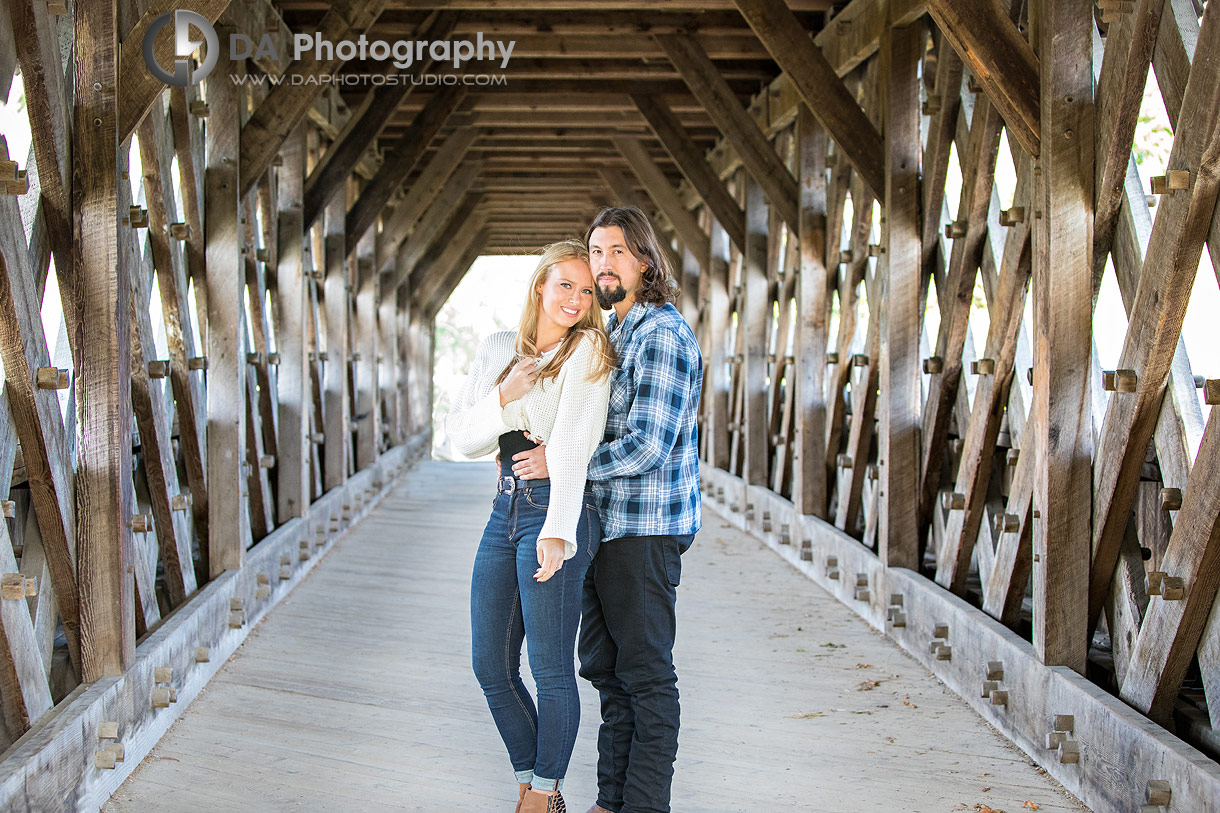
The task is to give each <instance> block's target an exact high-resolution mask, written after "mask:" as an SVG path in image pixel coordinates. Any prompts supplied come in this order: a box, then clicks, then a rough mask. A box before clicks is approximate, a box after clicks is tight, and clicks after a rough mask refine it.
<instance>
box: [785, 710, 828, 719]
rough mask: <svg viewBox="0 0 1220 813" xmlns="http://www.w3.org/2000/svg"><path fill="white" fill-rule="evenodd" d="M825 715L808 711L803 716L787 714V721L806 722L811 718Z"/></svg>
mask: <svg viewBox="0 0 1220 813" xmlns="http://www.w3.org/2000/svg"><path fill="white" fill-rule="evenodd" d="M825 716H826V715H825V714H823V713H822V712H820V711H810V712H806V713H805V714H789V715H788V719H789V720H808V719H810V718H811V717H825Z"/></svg>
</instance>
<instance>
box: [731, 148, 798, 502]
mask: <svg viewBox="0 0 1220 813" xmlns="http://www.w3.org/2000/svg"><path fill="white" fill-rule="evenodd" d="M786 171H787V170H785V172H786ZM743 177H744V178H745V200H746V250H745V252H743V257H742V271H741V273H742V289H743V290H744V291H745V307H744V308H742V309H741V310H740V312H739V314H738V318H739V319H742V320H744V328H745V329H744V331H743V332H742V335H743V336H744V337H745V343H744V346H738V348H737V352H738V354H739V355H742V356H743V357H744V358H743V360H742V371H743V374H744V377H745V390H744V398H745V431H744V433H743V435H744V437H745V460H746V465H745V480H746V482H747V483H749V484H750V485H760V486H765V485H767V460H768V459H769V457H770V447H771V444H770V438H769V437H767V429H768V424H767V387H766V382H765V380H766V375H767V335H768V330H767V327H768V324H769V321H770V317H771V297H770V295H769V294H768V292H767V287H768V286H767V240H768V234H767V228H768V225H769V223H770V217H769V216H768V215H769V213H768V210H767V200H766V197H765V196H764V195H763V190H762V187H761V186H759V185H758V184H757V183H756V182H755V181H754V179H753V177H751V176H750V175H749V174H748V173H743Z"/></svg>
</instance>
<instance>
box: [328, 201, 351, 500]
mask: <svg viewBox="0 0 1220 813" xmlns="http://www.w3.org/2000/svg"><path fill="white" fill-rule="evenodd" d="M346 198H347V196H346V195H343V194H340V195H336V196H335V197H333V198H331V201H330V203H329V204H328V205H327V207H326V240H325V247H326V249H325V250H326V257H325V263H326V282H325V294H324V296H325V298H326V350H325V353H326V363H325V367H324V370H323V384H322V387H323V408H322V414H323V416H324V420H325V421H326V426H325V429H324V430H323V432H324V434H325V436H326V448H325V450H324V457H323V465H322V484H323V486H322V488H323V490H324V491H330V490H331V489H332V488H335V487H336V486H341V485H343V484H344V483H345V482H347V457H348V454H347V450H348V446H349V445H350V443H351V434H350V432H349V431H348V430H349V415H350V412H351V410H350V407H349V400H348V399H349V397H350V396H349V394H348V387H347V381H348V379H347V345H348V341H347V318H348V307H347V298H348V297H347V245H346V243H345V242H344V232H343V216H344V213H345V210H346V209H347V200H346Z"/></svg>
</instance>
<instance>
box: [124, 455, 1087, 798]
mask: <svg viewBox="0 0 1220 813" xmlns="http://www.w3.org/2000/svg"><path fill="white" fill-rule="evenodd" d="M493 477H494V473H493V471H492V469H491V467H490V466H489V465H488V464H485V463H476V464H462V463H442V462H430V463H425V464H423V465H422V466H420V467H419V468H416V469H414V470H413V471H411V472H410V473H409V474H408V475H407V476H406V477H405V478H404V480H403V481H402V482H401V483H400V484H399V486H398V487H397V488H396V489H394V490H393V491H392V493H391V494H390V495H389V496H388V497H387V498H386V499H385V501H384V502H383V503H382V504H381V505H380V506H379V507H378V508H377V509H376V510H375V511H374V512H373V513H372V514H371V515H370V516H369V517H368V518H367V519H365V520H364V521H363V522H362V523H361V524H360V525H359V526H357V527H356V528H355V529H354V530H353V531H352V532H351V533H350V534H349V536H347V537H346V538H345V539H344V540H342V541H341V542H340V543H339V544H338V545H337V546H336V548H335V549H334V550H333V551H332V552H331V553H330V554H329V555H328V557H327V559H326V560H325V561H324V562H322V563H321V564H320V566H319V567H318V568H317V569H316V570H315V572H314V573H313V574H312V575H311V576H310V577H309V579H308V580H307V581H305V582H304V583H302V584H301V585H300V586H299V587H298V588H297V589H296V590H295V591H294V592H293V593H292V595H290V596H289V597H288V598H287V599H286V600H285V601H284V602H283V603H282V604H281V605H280V606H279V607H277V608H276V609H275V610H274V611H273V612H272V613H271V614H270V615H269V616H268V617H267V618H266V619H265V620H264V621H263V622H262V623H261V624H260V625H259V626H258V627H257V628H256V629H255V630H254V631H253V632H252V634H251V635H250V638H249V639H248V641H247V642H246V643H245V644H244V645H243V646H242V647H241V648H240V649H239V650H238V652H237V654H236V655H234V657H233V658H232V660H231V661H230V662H229V663H228V664H226V665H225V667H224V668H223V669H222V670H221V671H220V673H219V674H218V675H217V677H216V678H215V679H214V680H213V681H212V683H211V684H210V685H209V686H208V687H207V689H205V690H204V692H203V693H202V694H201V695H200V697H199V699H198V700H196V701H195V703H194V704H193V705H192V706H191V707H190V708H189V709H188V710H187V711H186V713H185V714H184V715H183V717H182V719H181V720H179V722H178V723H177V724H176V725H175V726H174V727H173V728H172V729H171V730H170V732H169V733H168V734H167V735H166V737H165V738H164V739H163V740H162V741H161V743H160V744H159V745H158V746H157V747H156V749H155V750H154V751H153V753H152V754H151V755H150V756H149V757H148V758H147V759H146V760H145V761H144V764H143V765H141V766H140V767H139V768H138V769H137V770H136V772H135V773H134V774H133V775H132V777H131V778H130V779H129V780H128V781H127V783H125V784H124V785H123V786H122V788H120V789H119V791H118V792H117V793H116V794H115V795H114V797H112V799H111V800H110V802H109V803H108V805H107V806H106V808H105V809H106V810H109V811H114V812H115V813H119V811H152V810H156V811H197V810H237V809H243V810H343V811H356V810H370V811H374V810H420V811H449V810H490V811H509V810H511V809H512V806H513V803H514V800H515V787H516V786H515V784H514V782H513V778H512V774H511V771H510V769H509V765H508V762H507V758H506V756H505V755H504V751H503V746H502V745H501V743H500V740H499V738H498V737H497V735H496V731H495V728H494V727H493V725H492V723H491V717H490V715H489V713H488V712H487V708H486V706H485V705H484V702H483V696H482V693H481V692H480V691H479V688H478V685H477V684H476V683H475V680H474V676H473V675H472V673H471V671H470V665H469V663H470V656H469V650H470V632H469V621H468V607H469V575H470V567H471V563H472V561H473V558H474V551H475V547H476V544H477V541H478V537H479V535H480V533H481V531H482V527H483V524H484V522H486V518H487V513H488V510H489V507H490V504H491V496H492V488H493V486H492V480H493ZM678 613H679V632H678V646H677V650H676V653H675V659H676V662H677V665H678V676H679V688H680V689H681V692H682V709H683V718H682V734H681V743H680V749H679V754H678V763H677V766H676V771H677V773H676V778H675V781H674V803H673V809H674V810H675V811H679V812H681V811H698V812H699V813H704V812H705V811H730V810H732V811H738V810H750V811H757V810H766V811H775V810H811V811H834V812H835V813H840V811H847V810H850V811H873V810H875V811H885V812H886V813H899V812H902V813H906V812H907V811H912V812H913V811H975V810H981V809H983V808H981V807H978V806H979V805H985V806H987V807H990V808H993V809H997V810H1004V811H1007V813H1017V811H1022V810H1028V809H1034V808H1033V807H1032V806H1027V805H1026V802H1027V801H1028V802H1029V803H1031V805H1037V809H1040V810H1043V811H1065V810H1071V811H1076V810H1084V809H1085V808H1084V807H1082V806H1081V805H1080V804H1079V803H1078V802H1076V801H1075V800H1074V799H1072V798H1071V797H1069V796H1068V795H1067V794H1066V793H1065V792H1064V791H1063V790H1062V789H1061V788H1060V787H1059V786H1058V785H1057V784H1056V783H1055V782H1054V781H1053V780H1051V779H1050V778H1049V777H1047V776H1045V775H1044V774H1043V773H1042V772H1041V771H1040V770H1039V769H1037V768H1036V767H1034V766H1032V765H1031V763H1030V761H1029V760H1028V758H1026V757H1025V756H1024V755H1023V754H1022V753H1021V752H1019V751H1018V750H1017V749H1016V748H1014V747H1013V746H1011V745H1010V744H1008V743H1007V741H1005V740H1004V739H1003V738H1001V737H1000V736H999V734H997V733H996V732H995V731H994V730H993V729H992V728H990V727H989V726H988V725H987V724H986V723H984V722H983V721H982V720H981V719H980V718H978V717H977V716H976V715H975V714H974V713H973V712H972V711H970V710H969V709H968V708H967V707H966V706H965V705H964V704H963V703H962V702H961V701H960V700H959V699H958V698H957V697H956V696H954V695H953V694H951V693H950V692H949V691H948V690H947V689H945V688H944V687H943V686H942V685H941V684H940V683H939V682H938V681H937V680H936V679H935V678H933V677H931V676H930V675H929V674H928V673H927V672H925V671H924V670H923V669H922V668H921V667H920V666H919V664H917V663H916V662H915V661H914V660H912V659H911V658H910V657H908V656H907V655H906V654H905V653H903V652H902V651H901V650H900V649H898V648H897V647H896V646H894V645H892V644H891V643H890V642H888V641H887V640H886V639H885V638H884V637H883V636H881V635H880V634H878V633H877V632H875V631H873V630H872V629H870V628H869V627H868V626H867V625H866V624H865V623H864V622H863V621H861V620H860V619H858V618H857V617H856V616H855V615H854V614H852V613H851V612H850V611H849V610H848V609H847V608H845V607H843V606H842V605H840V604H839V603H838V602H836V601H835V600H834V599H833V598H831V597H830V596H828V595H827V594H826V593H824V592H823V591H822V590H821V589H819V588H818V587H817V586H815V585H814V584H812V583H811V582H809V581H808V580H807V579H805V578H804V577H803V576H801V575H800V574H798V573H796V572H795V571H793V570H792V569H791V568H790V567H788V566H787V565H786V564H785V563H784V562H782V561H781V560H780V559H779V558H777V557H776V556H775V555H774V554H773V553H771V552H770V551H768V550H767V549H766V548H764V547H762V546H761V545H760V544H759V543H757V542H756V541H754V540H752V539H750V538H749V537H747V536H746V535H744V534H742V533H740V532H739V531H736V530H734V529H731V528H729V527H727V526H725V525H724V524H723V523H721V522H720V521H719V520H718V519H717V517H716V516H715V515H714V514H712V513H711V512H709V513H708V514H707V515H706V521H705V528H704V530H703V531H702V532H701V533H700V534H699V537H698V538H697V539H696V541H695V544H694V546H693V547H692V548H691V550H690V551H689V552H688V553H687V554H686V556H685V557H684V573H683V583H682V586H681V587H680V588H679V601H678ZM581 692H582V701H583V717H582V721H581V732H580V739H579V740H578V742H577V744H576V749H575V753H574V756H573V759H572V764H571V767H570V768H569V771H568V777H567V783H566V786H565V788H564V791H565V793H564V795H565V797H566V798H567V799H568V803H569V809H570V810H572V811H573V813H582V812H583V811H584V810H585V809H586V808H587V807H588V806H589V805H590V804H591V803H592V802H593V800H594V798H595V792H594V788H595V777H594V762H595V754H596V748H595V733H596V725H597V722H598V717H597V702H596V698H595V696H594V693H593V691H592V689H591V687H590V686H589V685H588V684H587V683H584V682H583V681H581Z"/></svg>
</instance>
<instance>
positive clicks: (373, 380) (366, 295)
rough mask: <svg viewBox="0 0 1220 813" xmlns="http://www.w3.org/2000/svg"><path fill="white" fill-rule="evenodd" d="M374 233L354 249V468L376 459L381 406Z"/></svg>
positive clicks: (377, 286)
mask: <svg viewBox="0 0 1220 813" xmlns="http://www.w3.org/2000/svg"><path fill="white" fill-rule="evenodd" d="M375 238H376V235H375V234H374V233H373V231H370V232H369V233H368V234H367V235H365V237H364V239H363V240H361V241H360V245H359V246H357V248H356V323H355V325H354V328H355V334H356V335H355V337H354V339H355V340H354V341H353V342H352V345H353V347H354V348H355V351H356V352H357V353H359V354H360V357H359V359H357V360H356V363H355V366H354V371H355V374H356V392H355V393H354V399H355V407H356V417H357V420H356V469H357V470H359V469H363V468H364V467H365V466H369V465H372V464H373V463H375V462H376V461H377V438H378V436H379V434H380V432H381V408H380V404H379V403H378V399H377V389H378V382H377V372H378V364H377V298H378V293H379V290H378V289H379V284H378V282H379V279H378V278H379V277H380V274H378V273H377V269H376V268H375V267H374V257H373V253H374V251H375Z"/></svg>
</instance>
